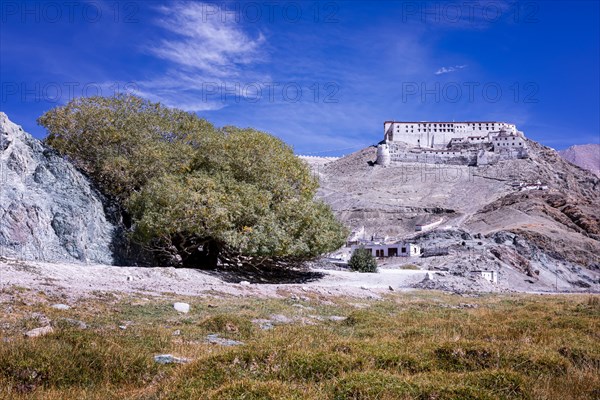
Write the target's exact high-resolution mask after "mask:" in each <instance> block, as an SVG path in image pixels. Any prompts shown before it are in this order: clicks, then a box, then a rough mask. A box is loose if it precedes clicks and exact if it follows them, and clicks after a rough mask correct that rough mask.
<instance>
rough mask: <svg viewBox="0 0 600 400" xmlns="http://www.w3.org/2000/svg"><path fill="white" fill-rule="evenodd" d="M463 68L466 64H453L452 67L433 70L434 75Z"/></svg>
mask: <svg viewBox="0 0 600 400" xmlns="http://www.w3.org/2000/svg"><path fill="white" fill-rule="evenodd" d="M463 68H467V66H466V65H455V66H454V67H441V68H439V69H438V70H437V71H435V74H436V75H443V74H449V73H450V72H455V71H458V70H461V69H463Z"/></svg>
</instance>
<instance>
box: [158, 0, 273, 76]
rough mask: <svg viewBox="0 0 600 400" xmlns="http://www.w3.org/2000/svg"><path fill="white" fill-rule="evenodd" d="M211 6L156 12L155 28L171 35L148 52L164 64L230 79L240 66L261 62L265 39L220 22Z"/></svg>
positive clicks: (191, 5)
mask: <svg viewBox="0 0 600 400" xmlns="http://www.w3.org/2000/svg"><path fill="white" fill-rule="evenodd" d="M214 7H215V6H214V5H207V4H205V3H194V2H185V3H175V4H170V5H169V6H168V7H165V6H162V7H159V8H158V11H159V12H160V14H161V17H160V18H159V19H158V20H157V24H158V25H159V26H161V27H162V28H164V29H165V30H166V31H168V32H170V33H171V34H173V35H174V36H175V37H174V38H173V39H164V40H162V41H160V42H159V43H158V44H153V45H152V46H151V47H149V51H150V52H151V53H152V54H154V55H156V56H158V57H160V58H163V59H165V60H168V61H171V62H174V63H176V64H179V65H181V66H184V67H189V68H192V69H194V70H198V71H203V72H204V73H207V74H210V75H212V76H220V77H231V76H232V75H236V74H237V73H238V72H239V69H238V67H239V66H241V65H248V64H252V63H254V62H257V61H261V60H262V59H263V52H262V46H263V45H264V44H265V37H264V36H263V34H262V33H260V32H259V33H257V35H256V37H254V38H253V37H251V36H250V35H249V34H248V33H246V32H244V31H243V30H242V29H241V25H240V24H239V23H236V22H235V21H234V20H233V19H222V18H219V16H218V13H217V15H213V14H214V12H212V13H209V10H212V9H213V8H214Z"/></svg>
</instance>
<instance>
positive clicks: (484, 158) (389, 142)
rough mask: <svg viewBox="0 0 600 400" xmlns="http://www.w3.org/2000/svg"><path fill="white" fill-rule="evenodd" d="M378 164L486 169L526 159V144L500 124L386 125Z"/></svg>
mask: <svg viewBox="0 0 600 400" xmlns="http://www.w3.org/2000/svg"><path fill="white" fill-rule="evenodd" d="M383 131H384V140H383V142H381V143H380V144H379V146H378V148H377V164H379V165H383V166H387V165H390V164H392V163H395V162H418V163H433V164H456V165H470V166H477V165H486V164H494V163H496V162H498V161H501V160H507V159H515V158H527V157H528V152H527V140H526V138H525V135H524V134H523V132H520V131H518V130H517V127H516V126H515V125H514V124H510V123H506V122H498V121H465V122H454V121H453V122H427V121H421V122H409V121H386V122H384V123H383Z"/></svg>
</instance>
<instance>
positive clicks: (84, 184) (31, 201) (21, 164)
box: [0, 113, 116, 264]
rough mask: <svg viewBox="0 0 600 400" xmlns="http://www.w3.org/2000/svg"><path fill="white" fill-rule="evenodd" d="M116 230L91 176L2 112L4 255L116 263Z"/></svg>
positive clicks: (0, 222) (0, 251) (0, 245)
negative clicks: (114, 244) (114, 250)
mask: <svg viewBox="0 0 600 400" xmlns="http://www.w3.org/2000/svg"><path fill="white" fill-rule="evenodd" d="M115 233H116V227H115V226H114V225H113V224H112V223H111V222H109V220H108V218H107V215H106V214H105V211H104V207H103V202H102V197H101V195H100V194H99V193H98V192H97V191H96V190H95V189H94V188H93V186H92V185H91V183H90V182H89V180H88V179H87V178H86V177H85V176H84V175H82V174H81V173H80V172H79V171H77V170H76V169H75V168H74V167H73V166H72V165H71V164H70V163H68V162H67V161H65V160H64V159H62V158H61V157H60V156H59V155H58V154H56V152H55V151H54V150H52V149H51V148H49V147H47V146H45V145H44V144H42V143H41V142H40V141H39V140H37V139H35V138H33V137H32V136H31V135H29V134H28V133H26V132H24V131H23V129H22V128H21V127H20V126H18V125H16V124H14V123H12V122H11V121H10V120H9V119H8V117H7V116H6V114H4V113H0V256H4V257H14V258H20V259H25V260H41V261H50V262H91V263H103V264H112V263H113V261H114V257H113V249H112V246H111V243H112V241H113V237H114V235H115Z"/></svg>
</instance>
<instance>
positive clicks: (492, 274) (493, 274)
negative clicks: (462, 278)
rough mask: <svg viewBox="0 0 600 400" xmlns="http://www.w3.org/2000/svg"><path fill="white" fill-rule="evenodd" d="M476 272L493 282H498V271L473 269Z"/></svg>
mask: <svg viewBox="0 0 600 400" xmlns="http://www.w3.org/2000/svg"><path fill="white" fill-rule="evenodd" d="M473 273H474V274H477V275H480V276H481V277H482V278H483V279H485V280H487V281H488V282H491V283H498V272H497V271H473Z"/></svg>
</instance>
